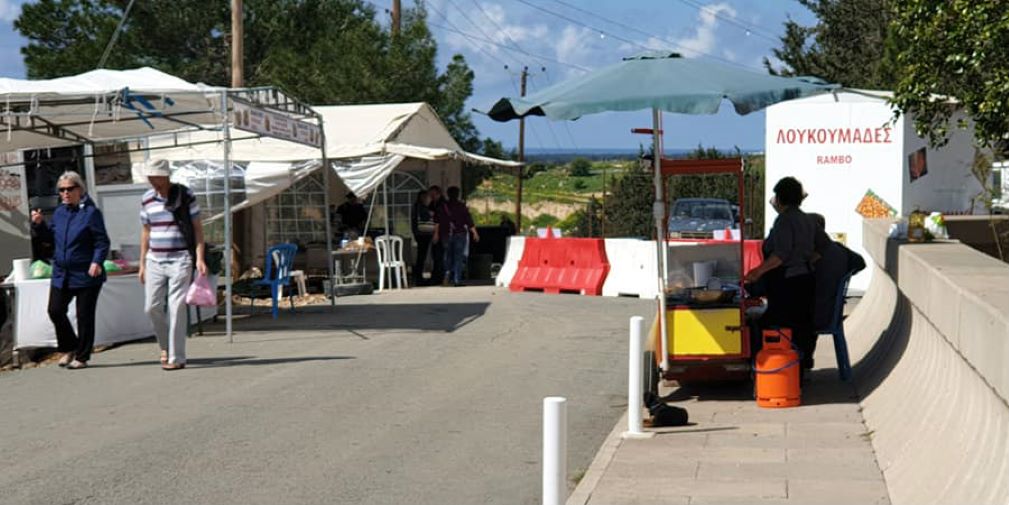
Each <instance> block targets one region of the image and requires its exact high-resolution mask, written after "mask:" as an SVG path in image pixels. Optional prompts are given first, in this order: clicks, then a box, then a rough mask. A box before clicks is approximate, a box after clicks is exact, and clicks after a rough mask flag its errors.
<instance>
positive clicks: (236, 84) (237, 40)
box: [231, 0, 245, 88]
mask: <svg viewBox="0 0 1009 505" xmlns="http://www.w3.org/2000/svg"><path fill="white" fill-rule="evenodd" d="M244 39H245V28H244V27H243V25H242V0H231V87H232V88H241V87H244V86H245V75H244V74H245V64H244V61H245V44H243V41H244Z"/></svg>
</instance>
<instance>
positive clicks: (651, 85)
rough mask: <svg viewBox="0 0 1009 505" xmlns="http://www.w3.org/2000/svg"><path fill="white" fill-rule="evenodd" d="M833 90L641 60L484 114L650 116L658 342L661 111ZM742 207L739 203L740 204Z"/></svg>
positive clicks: (665, 58) (715, 67) (750, 103)
mask: <svg viewBox="0 0 1009 505" xmlns="http://www.w3.org/2000/svg"><path fill="white" fill-rule="evenodd" d="M837 88H838V86H836V85H831V84H828V83H826V82H824V81H822V80H820V79H817V78H813V77H792V78H790V77H779V76H773V75H768V74H764V73H757V72H753V71H749V70H745V69H741V68H735V67H730V66H726V65H723V64H720V63H713V62H710V61H706V60H701V59H692V58H683V57H681V56H680V55H679V54H676V53H646V54H643V55H639V56H634V57H631V58H626V59H624V60H623V61H621V62H619V63H615V64H613V65H610V66H607V67H603V68H600V69H598V70H594V71H592V72H589V73H587V74H585V75H582V76H580V77H576V78H573V79H569V80H567V81H564V82H561V83H558V84H555V85H553V86H550V87H548V88H545V89H542V90H540V91H539V92H537V93H534V94H532V95H529V96H526V97H520V98H507V97H506V98H502V99H501V100H499V101H498V102H497V103H495V104H494V106H493V107H492V108H491V109H490V112H488V115H490V117H491V118H492V119H494V120H497V121H510V120H512V119H519V118H522V117H525V116H546V117H547V118H549V119H553V120H570V119H577V118H579V117H581V116H583V115H586V114H595V113H599V112H609V111H636V110H642V109H651V111H652V130H651V132H650V133H651V134H652V139H653V142H654V146H655V155H653V156H652V162H653V166H654V178H655V181H654V182H655V202H654V205H653V209H652V212H653V215H654V219H655V227H656V241H655V242H656V247H658V248H659V252H658V254H657V258H659V260H658V261H660V262H661V264H660V265H659V268H658V272H659V279H658V286H659V295H658V302H659V324H660V329H659V331H660V335H666V334H667V333H666V299H665V292H666V276H667V275H668V268H669V266H668V264H666V262H667V261H668V260H667V255H666V254H665V251H663V250H662V249H663V247H664V240H663V237H665V229H666V223H665V204H664V203H663V201H662V193H663V190H662V169H661V165H662V111H666V112H677V113H682V114H714V113H716V112H718V109H719V107H721V104H722V102H723V101H724V100H729V101H730V102H732V105H733V107H734V108H735V110H736V112H737V113H739V114H749V113H750V112H754V111H757V110H760V109H762V108H764V107H767V106H768V105H771V104H774V103H777V102H781V101H785V100H791V99H795V98H801V97H805V96H811V95H816V94H820V93H827V92H829V91H832V90H835V89H837ZM739 203H740V205H741V204H742V202H739ZM660 340H661V342H662V345H663V348H662V369H663V370H668V368H669V353H668V349H667V348H666V344H667V339H666V338H662V339H660Z"/></svg>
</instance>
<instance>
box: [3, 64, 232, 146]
mask: <svg viewBox="0 0 1009 505" xmlns="http://www.w3.org/2000/svg"><path fill="white" fill-rule="evenodd" d="M224 91H225V90H224V89H223V88H217V87H212V86H206V85H203V84H193V83H190V82H187V81H184V80H182V79H179V78H177V77H174V76H171V75H168V74H166V73H164V72H160V71H158V70H155V69H153V68H139V69H133V70H93V71H91V72H86V73H83V74H80V75H74V76H69V77H60V78H56V79H45V80H23V79H8V78H0V149H3V150H8V151H10V150H16V149H26V148H45V147H59V146H66V145H74V144H82V143H98V142H103V141H109V140H114V139H122V138H130V137H142V136H146V135H153V134H158V133H167V132H175V131H180V130H185V129H193V128H198V127H200V125H214V124H220V123H221V122H222V120H223V117H222V114H221V110H220V109H221V95H222V93H223V92H224Z"/></svg>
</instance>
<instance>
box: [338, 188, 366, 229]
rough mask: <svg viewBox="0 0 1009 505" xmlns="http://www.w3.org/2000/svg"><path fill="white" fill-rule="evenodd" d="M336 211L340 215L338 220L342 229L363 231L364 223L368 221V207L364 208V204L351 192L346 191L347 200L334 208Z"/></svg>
mask: <svg viewBox="0 0 1009 505" xmlns="http://www.w3.org/2000/svg"><path fill="white" fill-rule="evenodd" d="M336 213H337V214H338V215H339V216H340V222H341V223H342V224H343V228H344V229H343V230H342V231H354V232H356V233H358V234H362V233H364V225H365V224H366V222H367V221H368V209H365V208H364V204H362V203H361V201H360V200H359V199H358V198H357V195H355V194H354V193H353V192H350V193H347V201H346V202H343V203H342V204H341V205H340V206H339V207H337V208H336Z"/></svg>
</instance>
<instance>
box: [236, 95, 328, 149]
mask: <svg viewBox="0 0 1009 505" xmlns="http://www.w3.org/2000/svg"><path fill="white" fill-rule="evenodd" d="M232 119H233V123H234V126H235V128H238V129H239V130H244V131H247V132H252V133H258V134H260V135H264V136H267V137H273V138H276V139H280V140H287V141H290V142H297V143H299V144H304V145H306V146H311V147H315V148H319V147H322V131H321V129H320V128H319V125H317V124H313V123H309V122H307V121H301V120H298V119H294V118H291V117H288V116H286V115H284V114H282V113H280V112H273V111H269V110H264V109H262V108H259V107H256V106H255V105H253V104H251V103H248V102H243V101H241V100H233V102H232Z"/></svg>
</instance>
